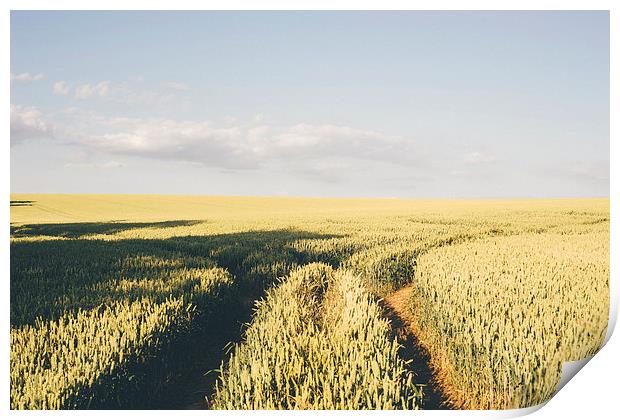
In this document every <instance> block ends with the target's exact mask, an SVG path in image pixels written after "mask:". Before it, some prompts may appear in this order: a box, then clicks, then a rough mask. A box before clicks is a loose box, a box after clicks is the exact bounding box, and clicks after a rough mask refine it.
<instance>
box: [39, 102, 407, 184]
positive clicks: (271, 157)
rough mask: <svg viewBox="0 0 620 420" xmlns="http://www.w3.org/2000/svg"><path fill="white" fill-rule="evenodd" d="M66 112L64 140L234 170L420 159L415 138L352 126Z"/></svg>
mask: <svg viewBox="0 0 620 420" xmlns="http://www.w3.org/2000/svg"><path fill="white" fill-rule="evenodd" d="M37 117H38V118H39V119H40V118H41V116H40V114H38V115H37ZM63 118H65V119H67V121H70V123H68V124H64V125H63V126H62V127H60V128H62V133H63V141H64V142H69V143H72V144H74V145H77V146H80V147H83V148H86V149H88V150H90V151H91V152H101V153H106V154H107V155H115V156H135V157H142V158H150V159H159V160H169V161H177V162H187V163H192V164H201V165H205V166H209V167H214V168H220V169H232V170H241V169H256V168H261V167H262V168H264V167H266V168H272V169H276V170H286V171H289V170H290V171H296V172H297V173H301V174H304V175H307V176H309V177H312V178H323V179H324V180H328V181H334V180H338V179H339V178H340V175H341V174H343V173H345V172H346V171H347V168H349V167H351V165H352V164H351V160H353V161H355V160H357V161H365V162H366V163H363V162H362V163H361V164H359V163H358V164H357V167H360V165H361V167H366V166H367V164H368V162H372V161H375V162H383V163H389V164H401V165H405V166H407V167H409V166H412V165H414V164H416V163H417V155H416V151H415V150H414V144H413V143H412V142H411V141H409V140H407V139H404V138H402V137H398V136H390V135H386V134H383V133H379V132H375V131H370V130H362V129H356V128H352V127H346V126H337V125H316V124H297V125H291V126H274V125H254V124H253V122H250V123H248V124H240V123H235V124H221V123H220V124H219V125H217V124H214V123H212V122H210V121H182V120H170V119H142V118H124V117H115V118H111V117H106V116H102V115H99V114H95V113H92V112H84V111H80V110H78V109H75V108H72V109H71V110H70V112H69V111H67V112H65V113H63ZM43 124H45V123H43ZM45 127H47V126H46V125H44V126H43V128H45ZM343 159H346V161H347V163H346V164H344V163H342V160H343ZM353 166H355V165H353Z"/></svg>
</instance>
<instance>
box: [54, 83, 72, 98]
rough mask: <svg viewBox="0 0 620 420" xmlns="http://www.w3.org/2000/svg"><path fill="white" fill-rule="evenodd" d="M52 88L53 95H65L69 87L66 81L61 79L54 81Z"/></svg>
mask: <svg viewBox="0 0 620 420" xmlns="http://www.w3.org/2000/svg"><path fill="white" fill-rule="evenodd" d="M52 90H53V91H54V94H55V95H63V96H66V95H68V94H69V91H70V88H69V85H68V84H67V82H64V81H62V80H61V81H58V82H55V83H54V85H53V86H52Z"/></svg>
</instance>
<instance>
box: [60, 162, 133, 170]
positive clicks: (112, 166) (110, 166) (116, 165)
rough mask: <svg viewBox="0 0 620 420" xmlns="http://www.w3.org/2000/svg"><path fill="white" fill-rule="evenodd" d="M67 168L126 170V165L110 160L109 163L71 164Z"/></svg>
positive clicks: (66, 165) (67, 164)
mask: <svg viewBox="0 0 620 420" xmlns="http://www.w3.org/2000/svg"><path fill="white" fill-rule="evenodd" d="M64 166H65V168H88V169H91V168H94V169H116V168H124V167H125V166H127V165H125V164H124V163H122V162H117V161H115V160H110V161H107V162H100V163H97V162H69V163H65V165H64Z"/></svg>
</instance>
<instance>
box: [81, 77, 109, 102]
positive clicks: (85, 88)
mask: <svg viewBox="0 0 620 420" xmlns="http://www.w3.org/2000/svg"><path fill="white" fill-rule="evenodd" d="M111 90H112V87H111V83H110V82H109V81H104V82H99V83H97V84H93V85H91V84H89V83H85V84H81V85H78V86H77V87H76V88H75V99H89V98H92V97H100V98H104V97H106V96H108V95H109V94H110V92H111Z"/></svg>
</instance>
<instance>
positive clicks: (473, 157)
mask: <svg viewBox="0 0 620 420" xmlns="http://www.w3.org/2000/svg"><path fill="white" fill-rule="evenodd" d="M496 160H497V159H496V158H495V156H493V155H487V154H485V153H481V152H471V153H467V154H466V155H464V156H463V162H465V163H469V164H476V163H491V162H495V161H496Z"/></svg>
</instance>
